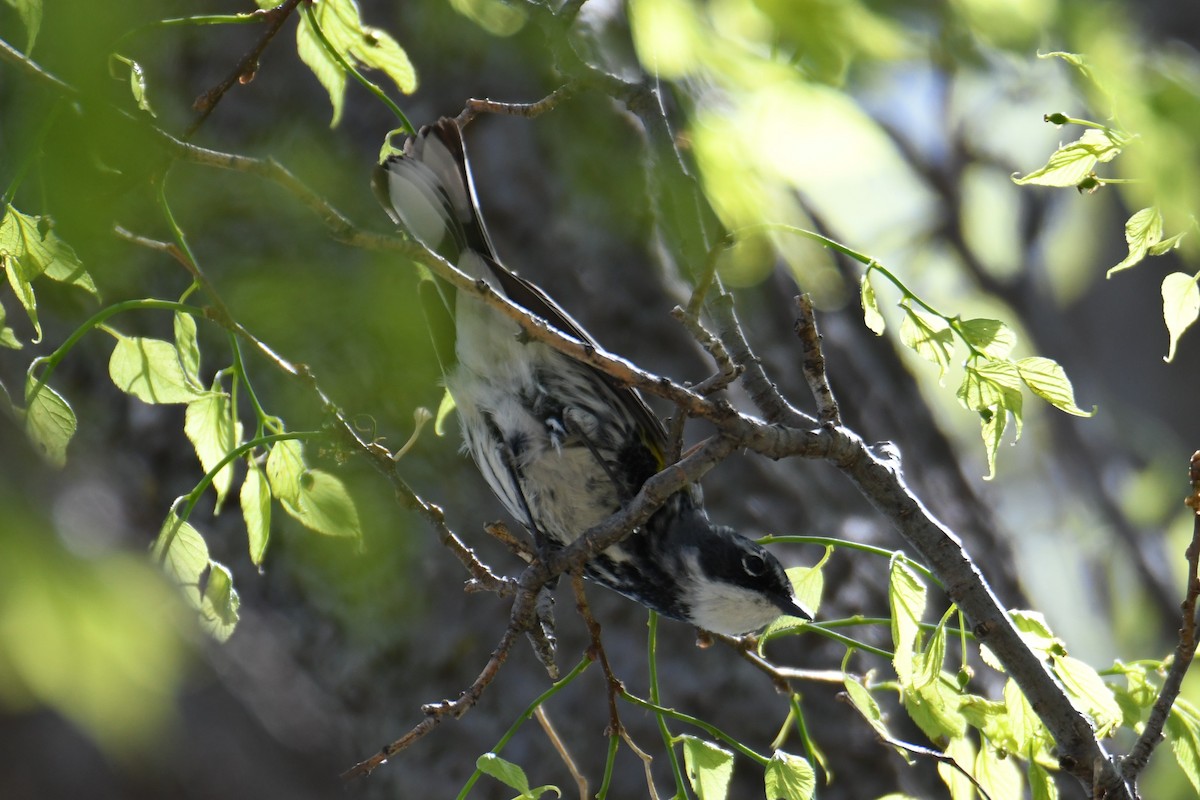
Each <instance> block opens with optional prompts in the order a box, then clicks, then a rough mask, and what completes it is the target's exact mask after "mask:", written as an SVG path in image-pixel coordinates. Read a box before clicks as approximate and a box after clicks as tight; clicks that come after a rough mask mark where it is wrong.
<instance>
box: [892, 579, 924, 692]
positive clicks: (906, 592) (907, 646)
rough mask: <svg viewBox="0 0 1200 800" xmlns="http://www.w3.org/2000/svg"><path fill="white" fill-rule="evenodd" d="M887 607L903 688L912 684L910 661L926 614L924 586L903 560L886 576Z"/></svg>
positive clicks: (893, 663)
mask: <svg viewBox="0 0 1200 800" xmlns="http://www.w3.org/2000/svg"><path fill="white" fill-rule="evenodd" d="M888 604H889V605H890V606H891V610H892V643H893V645H894V648H895V652H894V655H893V657H892V665H893V666H894V667H895V668H896V676H897V677H898V678H899V679H900V686H901V687H902V688H905V689H907V688H909V687H911V686H912V684H913V659H914V653H915V650H916V646H917V641H918V638H919V637H920V634H921V628H920V622H921V617H922V616H924V614H925V584H924V583H922V582H921V579H920V578H919V577H918V576H917V574H916V573H915V572H913V570H912V568H911V567H909V566H908V565H907V564H905V563H904V561H903V560H902V559H899V558H893V559H892V565H891V571H890V574H889V576H888Z"/></svg>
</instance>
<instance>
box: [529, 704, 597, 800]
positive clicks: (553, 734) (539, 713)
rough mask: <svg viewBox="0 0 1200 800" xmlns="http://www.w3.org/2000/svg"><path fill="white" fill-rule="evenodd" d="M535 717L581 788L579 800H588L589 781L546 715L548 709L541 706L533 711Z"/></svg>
mask: <svg viewBox="0 0 1200 800" xmlns="http://www.w3.org/2000/svg"><path fill="white" fill-rule="evenodd" d="M533 717H534V719H536V720H537V721H538V724H539V725H541V726H542V732H543V733H545V734H546V738H547V739H549V740H550V744H551V745H552V746H553V747H554V752H556V753H558V757H559V758H561V759H562V761H563V763H564V764H566V766H567V772H570V773H571V778H573V779H574V781H575V785H576V786H577V787H579V800H587V798H588V779H587V777H586V776H584V774H583V773H582V772H580V771H579V767H578V766H577V765H576V764H575V759H573V758H571V752H570V751H569V750H567V744H566V742H564V741H563V740H562V737H561V736H559V735H558V731H557V730H555V728H554V724H553V723H552V722H551V721H550V715H549V714H547V713H546V707H545V706H544V705H539V706H538V707H537V708H536V709H534V711H533Z"/></svg>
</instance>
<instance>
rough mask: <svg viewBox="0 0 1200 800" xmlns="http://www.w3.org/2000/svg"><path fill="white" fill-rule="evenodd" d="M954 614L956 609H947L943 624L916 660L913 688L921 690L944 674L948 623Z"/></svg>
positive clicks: (939, 625)
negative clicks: (943, 666)
mask: <svg viewBox="0 0 1200 800" xmlns="http://www.w3.org/2000/svg"><path fill="white" fill-rule="evenodd" d="M953 612H954V607H953V606H951V607H950V608H949V609H947V611H946V613H945V614H943V615H942V620H941V622H939V623H938V626H937V628H935V629H934V631H933V636H931V637H930V638H929V644H928V645H926V647H925V650H924V651H922V652H920V653H918V654H917V655H916V657H915V658H914V661H913V664H914V670H913V687H912V688H914V689H921V688H923V687H925V686H928V685H929V684H931V683H933V682H934V681H936V680H937V679H938V678H939V677H940V676H941V674H942V665H943V664H945V663H946V622H947V620H949V618H950V615H951V614H952V613H953Z"/></svg>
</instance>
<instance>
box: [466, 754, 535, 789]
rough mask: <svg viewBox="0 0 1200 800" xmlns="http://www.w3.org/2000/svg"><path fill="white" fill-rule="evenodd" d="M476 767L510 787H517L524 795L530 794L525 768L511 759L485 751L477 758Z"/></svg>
mask: <svg viewBox="0 0 1200 800" xmlns="http://www.w3.org/2000/svg"><path fill="white" fill-rule="evenodd" d="M475 768H476V769H477V770H479V771H480V772H482V773H483V774H484V775H490V776H492V777H493V778H495V779H496V780H498V781H500V782H501V783H503V784H504V785H505V786H507V787H509V788H510V789H516V790H517V791H518V792H520V793H521V796H522V797H527V796H528V795H529V778H527V777H526V776H525V770H523V769H521V768H520V767H519V766H517V765H516V764H514V763H512V762H511V761H506V760H504V759H503V758H501V757H500V756H498V755H496V754H495V753H484V754H483V755H481V756H480V757H479V758H478V759H476V761H475Z"/></svg>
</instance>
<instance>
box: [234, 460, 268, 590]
mask: <svg viewBox="0 0 1200 800" xmlns="http://www.w3.org/2000/svg"><path fill="white" fill-rule="evenodd" d="M239 499H240V500H241V505H242V518H243V519H245V520H246V535H247V537H248V539H249V542H250V561H251V562H252V563H254V564H255V565H256V566H257V565H260V564H262V562H263V556H264V555H265V554H266V552H267V542H268V541H269V540H270V538H271V487H270V486H269V485H267V481H266V479H265V478H264V477H263V473H262V469H261V468H260V467H259V466H258V462H256V461H255V460H254V459H253V458H250V459H247V460H246V479H245V480H244V481H242V492H241V495H240V497H239Z"/></svg>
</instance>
